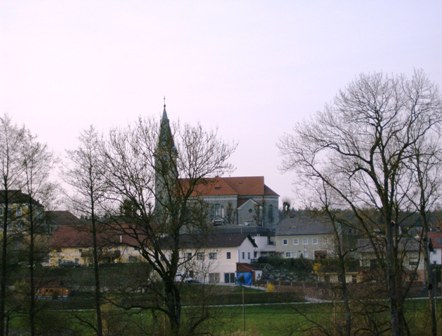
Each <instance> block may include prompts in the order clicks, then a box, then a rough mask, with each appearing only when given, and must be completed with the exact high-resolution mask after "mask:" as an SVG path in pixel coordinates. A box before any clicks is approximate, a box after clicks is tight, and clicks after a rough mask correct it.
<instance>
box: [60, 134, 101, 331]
mask: <svg viewBox="0 0 442 336" xmlns="http://www.w3.org/2000/svg"><path fill="white" fill-rule="evenodd" d="M100 145H101V142H100V139H99V137H98V134H97V132H96V131H95V129H94V128H93V127H92V126H91V127H90V128H89V129H87V130H85V131H83V132H82V134H81V135H80V145H79V147H78V148H77V149H76V150H72V151H68V156H69V160H70V162H71V165H70V166H69V169H68V170H67V171H66V172H65V178H66V181H67V182H68V183H69V184H70V186H71V187H72V188H73V190H74V192H75V195H74V196H72V197H70V200H71V202H72V203H73V206H74V208H75V210H77V211H79V212H81V213H82V214H83V215H85V216H86V217H87V218H90V223H91V228H90V230H91V235H92V256H93V257H92V262H93V265H94V279H95V286H94V287H95V291H94V293H95V314H96V326H95V327H94V328H95V330H96V334H97V336H102V335H103V321H102V312H101V304H102V298H101V296H102V294H101V285H100V271H99V260H98V259H99V255H98V250H99V246H98V241H97V233H98V230H99V224H100V223H99V220H98V219H99V216H98V214H99V211H100V209H102V207H101V202H102V201H103V198H104V194H105V191H106V187H105V186H106V184H105V180H104V174H103V170H102V168H103V166H102V164H101V161H100V158H101V156H100Z"/></svg>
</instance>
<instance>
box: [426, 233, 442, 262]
mask: <svg viewBox="0 0 442 336" xmlns="http://www.w3.org/2000/svg"><path fill="white" fill-rule="evenodd" d="M428 239H429V242H430V263H431V264H433V265H442V232H440V231H434V232H429V233H428Z"/></svg>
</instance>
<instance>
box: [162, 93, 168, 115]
mask: <svg viewBox="0 0 442 336" xmlns="http://www.w3.org/2000/svg"><path fill="white" fill-rule="evenodd" d="M163 102H164V103H163V117H162V119H167V112H166V97H163Z"/></svg>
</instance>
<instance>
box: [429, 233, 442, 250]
mask: <svg viewBox="0 0 442 336" xmlns="http://www.w3.org/2000/svg"><path fill="white" fill-rule="evenodd" d="M428 238H429V239H431V244H433V248H437V249H442V232H428Z"/></svg>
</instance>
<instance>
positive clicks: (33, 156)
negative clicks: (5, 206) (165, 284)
mask: <svg viewBox="0 0 442 336" xmlns="http://www.w3.org/2000/svg"><path fill="white" fill-rule="evenodd" d="M20 151H21V157H22V165H23V172H24V174H23V175H24V176H23V177H24V180H23V188H24V190H25V194H26V195H27V198H28V201H27V202H26V205H27V212H26V213H23V217H24V218H23V222H24V223H25V227H24V228H25V231H26V233H25V236H24V240H25V241H26V242H27V243H28V244H29V246H28V267H29V296H30V298H29V300H30V306H29V320H30V334H31V335H32V336H33V335H36V316H37V309H36V298H35V297H36V288H37V284H36V278H35V269H36V266H37V263H38V262H41V261H42V260H41V258H38V256H37V254H38V253H39V252H41V246H42V244H44V242H43V241H42V237H43V235H42V232H41V230H42V224H43V219H44V213H43V212H44V209H43V207H42V205H41V204H40V203H37V202H38V201H37V200H38V199H46V200H47V199H49V198H50V195H51V193H53V191H54V185H53V184H51V183H50V182H49V174H50V171H51V169H52V168H53V163H54V159H53V155H52V153H51V152H50V151H49V150H48V148H47V146H46V145H44V144H42V143H40V142H39V141H38V140H37V138H36V137H35V136H33V135H31V134H30V132H29V131H26V132H25V135H24V138H23V143H22V146H20Z"/></svg>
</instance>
